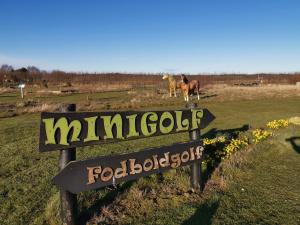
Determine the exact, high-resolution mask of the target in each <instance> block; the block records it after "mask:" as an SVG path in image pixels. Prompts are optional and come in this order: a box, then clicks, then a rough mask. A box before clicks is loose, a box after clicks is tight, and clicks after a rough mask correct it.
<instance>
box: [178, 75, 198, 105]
mask: <svg viewBox="0 0 300 225" xmlns="http://www.w3.org/2000/svg"><path fill="white" fill-rule="evenodd" d="M180 88H181V90H182V93H183V96H184V100H185V101H187V102H188V101H189V95H190V94H192V93H194V92H195V90H196V93H197V96H198V100H200V82H199V80H191V81H189V80H188V79H187V78H186V76H185V75H184V74H181V86H180Z"/></svg>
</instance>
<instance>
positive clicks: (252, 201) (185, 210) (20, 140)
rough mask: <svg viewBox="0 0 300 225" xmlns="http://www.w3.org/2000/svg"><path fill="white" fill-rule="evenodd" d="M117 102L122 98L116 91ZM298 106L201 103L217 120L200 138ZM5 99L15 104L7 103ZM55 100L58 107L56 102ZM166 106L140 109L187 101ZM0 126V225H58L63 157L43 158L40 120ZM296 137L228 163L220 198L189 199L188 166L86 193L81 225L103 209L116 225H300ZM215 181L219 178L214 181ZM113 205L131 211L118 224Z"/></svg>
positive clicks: (289, 101)
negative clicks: (57, 177)
mask: <svg viewBox="0 0 300 225" xmlns="http://www.w3.org/2000/svg"><path fill="white" fill-rule="evenodd" d="M106 95H107V93H104V94H97V95H96V96H94V98H95V99H96V98H97V99H98V100H99V102H98V104H101V101H100V100H101V98H103V99H105V98H110V97H112V96H111V94H110V95H109V96H106ZM79 96H81V95H79ZM79 96H76V95H70V96H68V97H65V98H63V97H62V98H63V99H64V100H63V101H61V102H74V103H82V102H81V101H84V100H85V97H79ZM116 96H117V97H119V96H120V94H118V93H116ZM0 97H1V96H0ZM117 97H116V98H117ZM4 98H5V97H3V98H2V97H1V98H0V100H1V101H2V100H3V99H4ZM11 98H14V97H13V96H12V97H11ZM98 100H97V101H98ZM299 100H300V98H299V97H286V98H278V99H274V98H260V99H259V100H237V101H226V100H225V101H222V102H214V101H213V100H205V101H202V102H201V106H202V107H206V108H208V109H209V110H210V111H211V112H212V113H213V114H215V116H216V117H217V119H216V120H215V121H214V122H213V123H212V124H211V125H210V126H209V127H208V128H207V129H206V130H204V131H202V133H203V134H204V133H205V132H207V131H209V130H210V129H212V128H215V129H216V130H224V129H234V128H240V127H242V126H244V125H250V126H253V127H262V126H265V123H266V122H267V121H270V120H273V119H280V118H288V117H292V116H299V114H300V104H299ZM6 101H8V102H13V100H12V99H10V97H7V99H6ZM51 101H57V102H60V100H59V98H57V99H56V98H55V99H52V100H51ZM116 101H120V99H116ZM164 102H168V99H166V100H164ZM165 105H166V106H164V104H163V103H161V102H160V103H155V102H154V103H153V104H152V105H151V104H150V105H149V104H148V105H147V104H146V103H143V104H142V108H149V107H154V108H161V109H166V108H176V107H177V108H178V107H180V108H182V106H184V104H183V101H182V99H180V100H178V99H177V100H170V102H169V103H166V104H165ZM0 124H1V126H0V148H1V154H0V162H1V170H0V218H1V224H57V204H58V202H57V197H58V195H57V193H58V189H57V188H56V187H55V186H53V185H52V184H51V178H52V177H53V176H54V175H55V174H56V173H57V172H58V155H59V153H58V152H50V153H39V152H38V150H37V146H38V133H39V131H38V128H39V114H38V113H27V114H22V115H18V116H16V117H9V118H1V119H0ZM296 136H298V137H299V136H300V128H299V127H289V128H287V129H283V130H280V131H279V132H278V133H277V135H276V136H275V137H273V138H271V139H269V140H268V141H266V142H263V143H261V144H259V145H257V146H256V147H255V148H254V149H253V150H251V151H249V153H246V152H245V154H244V155H245V156H244V157H245V160H244V162H243V163H242V164H241V166H240V167H239V168H237V167H236V166H233V165H232V163H230V162H229V161H225V162H224V163H222V168H223V170H224V171H223V173H224V177H225V178H226V189H225V190H224V191H221V192H220V191H218V190H215V191H214V190H212V191H208V192H205V193H204V194H202V195H199V194H198V193H190V190H189V187H188V185H189V178H188V176H187V169H186V168H183V169H179V170H177V171H175V172H174V171H170V172H168V173H166V174H164V177H163V181H160V180H158V178H157V176H151V177H149V178H143V179H140V180H139V181H137V182H131V183H127V184H123V185H122V186H121V188H120V190H109V189H103V190H100V191H90V192H86V193H82V194H80V195H79V196H78V199H79V208H80V211H81V212H82V213H81V214H80V221H81V222H82V223H86V222H87V221H90V223H96V222H97V221H100V219H101V218H99V214H100V213H99V212H100V211H101V209H102V211H103V209H106V211H107V212H108V213H107V217H112V218H111V221H117V222H119V223H124V224H126V223H127V224H132V223H134V224H299V223H300V218H299V215H300V192H299V190H300V189H299V187H300V177H299V169H300V167H299V165H300V154H299V152H297V151H296V150H295V149H293V147H292V146H291V144H290V143H289V142H287V141H285V139H286V138H290V137H296ZM186 140H188V135H187V134H184V135H182V134H176V135H170V136H163V137H154V138H148V139H140V140H134V141H128V142H119V143H115V144H107V145H102V146H96V147H88V148H86V150H85V151H82V150H81V149H78V154H77V155H78V158H79V159H82V158H89V157H95V156H97V155H103V154H105V155H106V154H111V153H124V152H132V151H139V150H142V149H144V148H148V147H155V146H161V145H168V144H171V143H175V142H179V141H186ZM241 154H242V152H241ZM212 179H215V178H214V176H213V178H212ZM148 189H149V190H151V191H149V193H148V192H147V191H146V192H147V193H146V194H145V195H144V194H141V195H140V192H141V190H142V192H145V190H148ZM159 190H161V191H159ZM178 190H181V194H180V193H179V194H178ZM151 193H152V194H151ZM168 193H169V194H168ZM149 196H150V197H149ZM114 202H116V205H120V206H123V207H125V206H126V207H127V208H126V207H125V208H121V209H123V210H124V211H125V212H126V213H125V217H123V218H122V219H121V220H119V218H113V216H112V215H110V211H113V209H110V208H106V207H108V206H109V205H110V204H113V203H114Z"/></svg>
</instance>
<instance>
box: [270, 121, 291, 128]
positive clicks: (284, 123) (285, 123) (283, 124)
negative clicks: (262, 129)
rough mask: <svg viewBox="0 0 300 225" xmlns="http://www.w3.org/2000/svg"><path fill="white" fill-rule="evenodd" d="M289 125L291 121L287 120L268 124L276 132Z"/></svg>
mask: <svg viewBox="0 0 300 225" xmlns="http://www.w3.org/2000/svg"><path fill="white" fill-rule="evenodd" d="M288 125H289V120H286V119H280V120H273V121H270V122H268V123H267V127H268V128H270V129H274V130H277V129H279V128H282V127H287V126H288Z"/></svg>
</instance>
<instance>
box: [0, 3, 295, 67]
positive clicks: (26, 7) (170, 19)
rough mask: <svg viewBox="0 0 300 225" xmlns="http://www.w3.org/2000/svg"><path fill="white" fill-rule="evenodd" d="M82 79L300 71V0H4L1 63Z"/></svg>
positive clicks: (0, 16)
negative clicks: (107, 75)
mask: <svg viewBox="0 0 300 225" xmlns="http://www.w3.org/2000/svg"><path fill="white" fill-rule="evenodd" d="M3 63H8V64H12V65H14V66H27V65H35V66H38V67H39V68H41V69H46V70H52V69H60V70H66V71H78V72H85V71H89V72H96V71H97V72H117V71H118V72H172V73H181V72H185V73H222V72H226V73H231V72H235V73H255V72H295V71H300V1H296V0H295V1H292V0H251V1H248V0H235V1H233V0H226V1H225V0H210V1H209V0H206V1H201V0H198V1H190V0H186V1H184V0H180V1H179V0H136V1H133V0H119V1H116V0H98V1H96V0H95V1H89V0H87V1H75V0H73V1H65V0H61V1H56V0H51V1H50V0H49V1H40V0H37V1H34V0H27V1H21V0H20V1H14V0H0V64H3Z"/></svg>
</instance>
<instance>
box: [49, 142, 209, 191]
mask: <svg viewBox="0 0 300 225" xmlns="http://www.w3.org/2000/svg"><path fill="white" fill-rule="evenodd" d="M202 152H203V147H202V141H194V142H186V143H179V144H175V145H171V146H166V147H160V148H153V149H148V150H144V151H141V152H135V153H129V154H124V155H115V156H104V157H98V158H94V159H89V160H82V161H73V162H70V163H69V164H68V165H67V166H66V167H65V168H64V169H63V170H62V171H61V172H60V173H59V174H58V175H56V176H55V177H54V178H53V182H54V183H55V184H56V185H57V186H59V187H60V188H62V189H63V190H67V191H70V192H72V193H74V194H77V193H79V192H82V191H87V190H91V189H96V188H100V187H105V186H107V185H115V184H118V183H120V182H122V181H129V180H135V179H138V178H140V177H144V176H148V175H150V174H154V173H159V172H163V171H166V170H169V169H175V168H177V167H180V166H185V165H189V164H191V163H194V162H195V161H197V160H201V158H202Z"/></svg>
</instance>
